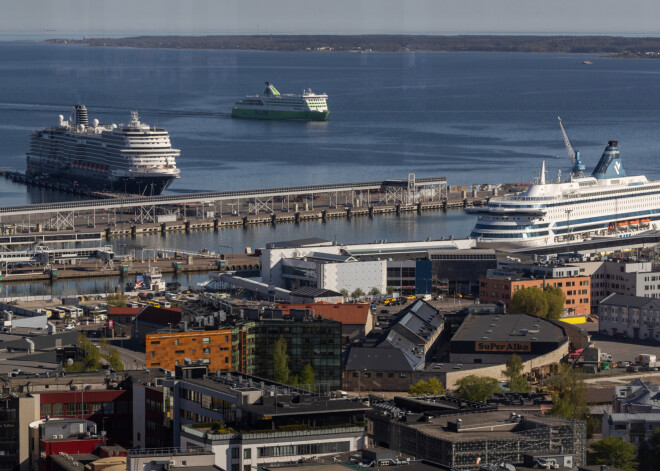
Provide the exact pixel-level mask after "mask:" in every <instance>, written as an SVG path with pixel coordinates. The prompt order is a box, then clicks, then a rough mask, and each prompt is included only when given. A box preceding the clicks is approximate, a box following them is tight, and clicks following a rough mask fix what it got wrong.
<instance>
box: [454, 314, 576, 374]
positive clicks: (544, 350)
mask: <svg viewBox="0 0 660 471" xmlns="http://www.w3.org/2000/svg"><path fill="white" fill-rule="evenodd" d="M568 345H569V338H568V335H567V333H566V330H565V329H564V328H563V327H561V326H560V325H558V324H555V323H553V322H550V321H547V320H545V319H541V318H539V317H535V316H531V315H529V314H506V315H501V314H486V315H480V314H468V316H467V317H466V318H465V320H464V321H463V324H461V326H460V327H459V329H458V330H457V331H456V333H455V334H454V336H453V337H452V339H451V342H450V360H451V361H452V362H454V363H486V364H503V363H505V362H506V361H507V360H508V359H509V358H510V357H511V355H512V354H514V353H515V354H516V355H518V356H519V357H520V358H521V359H522V360H523V362H525V361H528V360H531V359H533V358H537V357H542V356H543V357H545V358H546V359H545V361H544V362H545V363H547V364H549V363H556V362H559V360H561V358H562V357H563V356H564V355H567V354H568ZM536 366H541V365H536Z"/></svg>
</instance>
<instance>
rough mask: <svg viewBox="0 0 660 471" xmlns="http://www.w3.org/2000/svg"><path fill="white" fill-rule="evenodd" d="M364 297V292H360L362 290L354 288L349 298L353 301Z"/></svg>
mask: <svg viewBox="0 0 660 471" xmlns="http://www.w3.org/2000/svg"><path fill="white" fill-rule="evenodd" d="M362 296H364V291H362V288H356V289H355V291H353V292H352V293H351V297H352V298H354V299H357V298H360V297H362Z"/></svg>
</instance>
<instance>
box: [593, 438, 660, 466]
mask: <svg viewBox="0 0 660 471" xmlns="http://www.w3.org/2000/svg"><path fill="white" fill-rule="evenodd" d="M591 449H592V450H593V458H594V460H595V461H596V464H605V465H608V466H613V467H615V468H620V469H623V470H625V471H635V470H636V469H637V462H636V461H635V458H636V457H637V447H636V446H635V445H633V444H632V443H628V442H625V441H623V440H622V439H621V437H606V438H603V439H602V440H598V441H597V442H595V443H594V444H592V445H591ZM656 464H657V463H656ZM655 469H657V467H656V468H655Z"/></svg>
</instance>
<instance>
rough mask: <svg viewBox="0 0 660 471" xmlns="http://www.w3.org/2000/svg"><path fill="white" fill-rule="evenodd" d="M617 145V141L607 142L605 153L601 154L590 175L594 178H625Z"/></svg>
mask: <svg viewBox="0 0 660 471" xmlns="http://www.w3.org/2000/svg"><path fill="white" fill-rule="evenodd" d="M618 145H619V142H618V141H609V142H608V143H607V147H606V148H605V152H603V155H602V157H601V158H600V160H599V161H598V165H596V168H595V169H594V172H593V173H592V175H593V176H594V177H595V178H598V179H600V178H618V177H625V176H626V171H625V170H624V169H623V164H622V163H621V156H620V155H619V147H618Z"/></svg>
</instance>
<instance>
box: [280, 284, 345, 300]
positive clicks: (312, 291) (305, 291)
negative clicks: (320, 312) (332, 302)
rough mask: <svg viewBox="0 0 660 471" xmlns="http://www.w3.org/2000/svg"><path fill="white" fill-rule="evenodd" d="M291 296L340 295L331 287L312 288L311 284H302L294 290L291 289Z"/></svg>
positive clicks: (324, 296)
mask: <svg viewBox="0 0 660 471" xmlns="http://www.w3.org/2000/svg"><path fill="white" fill-rule="evenodd" d="M291 296H300V297H305V298H334V297H337V296H341V293H338V292H336V291H332V290H331V289H323V288H312V287H311V286H304V287H302V288H298V289H297V290H295V291H291Z"/></svg>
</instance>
